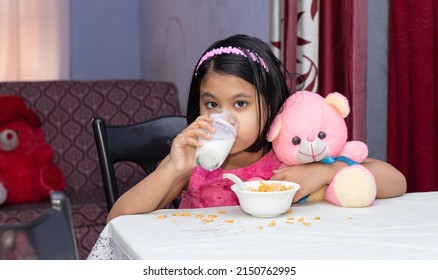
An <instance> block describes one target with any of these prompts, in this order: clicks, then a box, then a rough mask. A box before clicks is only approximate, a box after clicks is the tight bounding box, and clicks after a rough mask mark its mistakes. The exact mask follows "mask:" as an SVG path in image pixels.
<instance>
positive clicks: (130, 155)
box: [92, 116, 187, 211]
mask: <svg viewBox="0 0 438 280" xmlns="http://www.w3.org/2000/svg"><path fill="white" fill-rule="evenodd" d="M92 124H93V131H94V137H95V141H96V147H97V153H98V157H99V164H100V170H101V172H102V182H103V187H104V190H105V196H106V202H107V207H108V211H109V210H111V208H112V207H113V205H114V203H115V202H116V200H117V199H118V198H119V189H118V186H117V180H116V176H115V170H114V164H115V163H117V162H122V161H129V162H133V163H136V164H137V165H139V166H141V167H142V168H143V170H144V171H145V172H146V174H149V173H151V172H152V171H153V170H154V169H155V167H156V165H157V163H158V162H159V161H161V160H162V159H163V158H164V157H166V156H167V155H168V154H169V152H170V147H171V145H172V141H173V139H174V138H175V136H176V135H177V134H178V133H180V132H181V131H182V130H183V129H184V128H185V127H187V120H186V117H185V116H165V117H159V118H156V119H152V120H148V121H145V122H142V123H137V124H130V125H125V126H111V125H105V122H104V121H103V119H102V118H100V117H95V118H93V120H92Z"/></svg>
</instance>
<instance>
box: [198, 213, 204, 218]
mask: <svg viewBox="0 0 438 280" xmlns="http://www.w3.org/2000/svg"><path fill="white" fill-rule="evenodd" d="M202 218H204V214H197V215H196V219H202Z"/></svg>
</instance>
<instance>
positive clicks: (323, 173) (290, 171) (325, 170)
mask: <svg viewBox="0 0 438 280" xmlns="http://www.w3.org/2000/svg"><path fill="white" fill-rule="evenodd" d="M361 164H362V165H363V166H364V167H365V168H367V169H368V170H369V171H370V172H371V173H372V174H373V175H374V178H375V180H376V185H377V198H389V197H395V196H399V195H402V194H404V193H405V192H406V179H405V177H404V176H403V174H402V173H401V172H400V171H398V170H397V169H395V168H394V167H393V166H392V165H390V164H388V163H386V162H384V161H380V160H376V159H371V158H367V159H366V160H365V161H363V162H362V163H361ZM345 166H347V165H346V164H345V163H343V162H335V163H333V164H323V163H320V162H316V163H311V164H304V165H297V166H292V167H284V168H281V169H278V170H275V171H274V175H273V176H272V178H271V179H272V180H285V181H292V182H296V183H298V184H300V185H301V189H300V190H299V191H298V192H297V194H296V195H295V197H294V202H296V201H298V200H300V199H301V198H302V197H304V196H306V195H308V194H310V193H313V192H315V191H317V190H319V189H320V188H322V187H324V186H327V185H328V184H329V183H330V182H331V181H332V179H333V177H334V176H335V174H336V173H337V172H338V171H339V170H340V169H341V168H343V167H345Z"/></svg>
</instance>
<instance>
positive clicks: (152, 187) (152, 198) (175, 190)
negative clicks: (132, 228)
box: [106, 156, 190, 223]
mask: <svg viewBox="0 0 438 280" xmlns="http://www.w3.org/2000/svg"><path fill="white" fill-rule="evenodd" d="M189 178H190V170H185V171H179V170H175V169H174V168H173V167H172V164H171V163H169V156H167V157H166V158H165V159H164V160H163V161H162V162H161V164H160V165H159V166H158V167H157V169H155V171H154V172H152V173H151V174H149V175H148V176H147V177H146V178H144V179H143V180H142V181H140V182H139V183H138V184H137V185H135V186H134V187H132V188H131V189H129V190H128V191H127V192H125V193H124V194H123V195H122V196H120V198H119V199H117V201H116V202H115V204H114V206H113V208H112V209H111V211H110V213H109V214H108V217H107V220H106V221H107V223H108V222H109V221H110V220H112V219H113V218H115V217H118V216H121V215H128V214H138V213H148V212H151V211H154V210H156V209H161V208H165V207H166V206H167V205H168V204H169V203H170V202H172V201H173V200H174V199H175V198H176V197H177V196H178V195H179V194H180V193H181V191H182V189H183V188H184V186H185V185H186V184H187V183H188V180H189Z"/></svg>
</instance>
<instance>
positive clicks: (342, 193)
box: [268, 91, 376, 207]
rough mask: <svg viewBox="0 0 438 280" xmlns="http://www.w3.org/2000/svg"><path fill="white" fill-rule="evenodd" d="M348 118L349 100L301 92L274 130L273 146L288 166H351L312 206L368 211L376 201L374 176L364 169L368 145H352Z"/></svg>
mask: <svg viewBox="0 0 438 280" xmlns="http://www.w3.org/2000/svg"><path fill="white" fill-rule="evenodd" d="M349 113H350V107H349V104H348V100H347V98H346V97H345V96H343V95H342V94H340V93H336V92H335V93H331V94H329V95H328V96H327V97H326V98H324V97H322V96H321V95H319V94H316V93H312V92H308V91H300V92H296V93H295V94H293V95H291V96H290V97H289V98H288V99H287V100H286V102H285V104H284V105H283V108H282V110H281V111H280V113H279V114H278V115H277V116H276V118H275V120H274V122H273V124H272V126H271V129H270V131H269V133H268V141H270V142H272V147H273V150H274V152H275V154H276V156H277V158H278V159H279V160H280V161H281V162H282V163H283V165H289V166H293V165H299V164H306V163H310V162H317V161H322V162H324V163H327V164H330V163H333V162H334V161H336V160H339V161H343V162H345V163H347V164H348V166H346V167H344V168H342V169H341V170H339V171H338V172H337V174H336V175H335V176H334V178H333V180H332V181H331V183H330V184H329V185H328V186H326V187H324V188H322V189H321V190H319V191H317V192H315V193H314V194H311V195H310V196H309V197H308V201H311V200H322V199H324V200H326V201H328V202H330V203H332V204H335V205H338V206H342V207H366V206H369V205H371V204H372V203H373V202H374V200H375V198H376V183H375V180H374V176H373V175H372V174H371V173H370V172H369V171H368V170H367V169H366V168H364V167H363V166H362V165H360V164H359V163H360V162H362V161H363V160H364V159H365V158H366V157H367V155H368V148H367V146H366V144H365V143H363V142H360V141H347V136H348V135H347V134H348V133H347V125H346V123H345V120H344V118H346V117H347V116H348V114H349Z"/></svg>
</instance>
